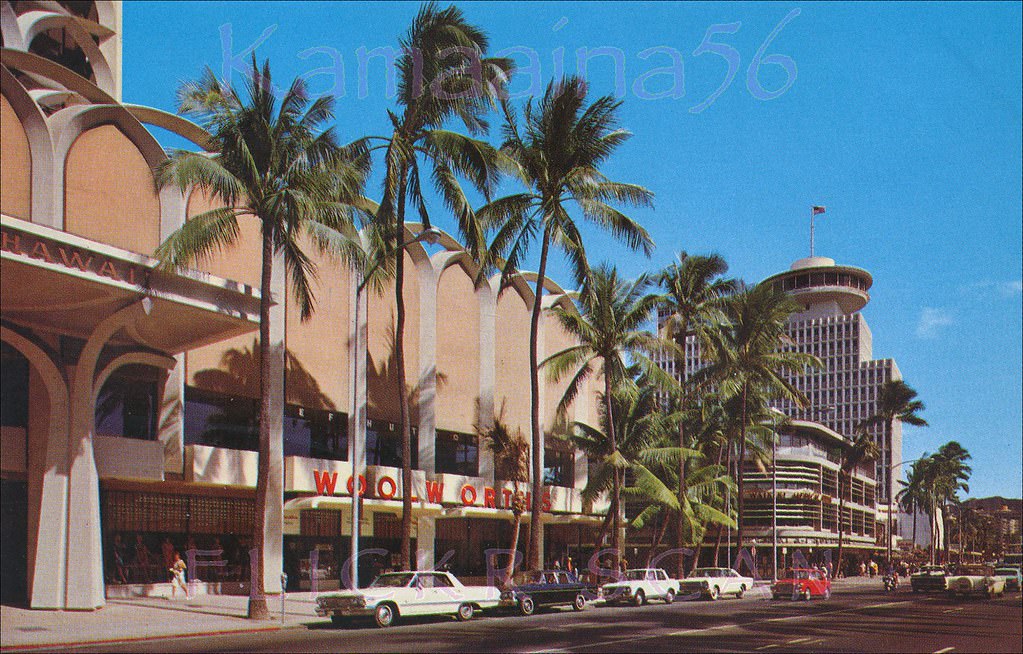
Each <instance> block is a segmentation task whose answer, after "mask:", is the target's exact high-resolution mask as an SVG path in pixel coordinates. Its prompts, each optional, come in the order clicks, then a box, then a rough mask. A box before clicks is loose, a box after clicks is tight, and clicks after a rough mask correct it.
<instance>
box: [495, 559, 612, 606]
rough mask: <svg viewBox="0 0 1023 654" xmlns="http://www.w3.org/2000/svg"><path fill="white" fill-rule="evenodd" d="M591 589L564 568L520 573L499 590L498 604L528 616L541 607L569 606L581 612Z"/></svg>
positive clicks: (592, 592) (593, 593)
mask: <svg viewBox="0 0 1023 654" xmlns="http://www.w3.org/2000/svg"><path fill="white" fill-rule="evenodd" d="M594 595H595V591H594V589H593V588H592V587H591V586H588V585H587V584H584V583H583V582H581V581H579V579H578V578H577V577H576V576H575V574H574V573H571V572H567V571H565V570H542V571H539V572H520V573H519V574H517V575H515V578H514V580H513V583H512V585H511V587H509V588H506V589H504V590H503V591H501V602H500V606H502V607H505V608H517V609H518V610H519V613H521V614H522V615H532V614H533V612H535V611H536V609H537V608H539V607H541V606H571V607H572V608H573V609H575V610H576V611H581V610H582V609H583V607H584V606H586V599H587V598H588V597H590V598H592V597H594Z"/></svg>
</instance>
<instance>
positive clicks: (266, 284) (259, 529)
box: [248, 226, 274, 620]
mask: <svg viewBox="0 0 1023 654" xmlns="http://www.w3.org/2000/svg"><path fill="white" fill-rule="evenodd" d="M262 238H263V243H262V245H263V252H262V261H261V264H260V265H261V270H260V280H259V283H260V293H259V462H258V464H257V470H258V474H257V475H256V513H255V517H256V520H255V525H254V528H253V533H252V547H253V548H254V549H255V550H256V565H255V568H254V569H253V570H252V572H251V574H250V577H249V584H250V585H251V587H250V590H249V610H248V617H249V618H251V619H253V620H267V619H269V618H270V608H269V606H267V603H266V586H265V585H264V584H263V579H264V567H265V560H264V556H265V554H266V552H265V544H266V542H265V534H264V526H265V525H264V522H265V520H266V507H267V504H268V503H269V500H270V498H269V497H268V495H269V482H270V437H271V435H270V423H271V420H270V307H271V306H272V304H273V298H272V297H271V291H270V289H271V281H272V279H273V258H274V245H273V236H272V234H271V233H270V232H269V230H268V229H267V228H266V226H264V227H263V232H262Z"/></svg>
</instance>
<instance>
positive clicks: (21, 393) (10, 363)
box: [0, 343, 28, 429]
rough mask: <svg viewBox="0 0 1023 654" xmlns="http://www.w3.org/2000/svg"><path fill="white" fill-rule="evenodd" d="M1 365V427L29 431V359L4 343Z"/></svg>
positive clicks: (0, 359)
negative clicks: (19, 428)
mask: <svg viewBox="0 0 1023 654" xmlns="http://www.w3.org/2000/svg"><path fill="white" fill-rule="evenodd" d="M0 364H2V365H0V425H3V426H4V427H22V428H25V429H27V428H28V359H26V358H25V357H23V356H22V355H21V353H20V352H18V351H17V350H15V349H14V348H13V347H11V346H10V345H8V344H7V343H3V344H2V347H0Z"/></svg>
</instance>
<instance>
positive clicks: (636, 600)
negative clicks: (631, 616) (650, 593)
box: [632, 590, 646, 606]
mask: <svg viewBox="0 0 1023 654" xmlns="http://www.w3.org/2000/svg"><path fill="white" fill-rule="evenodd" d="M632 603H633V605H635V606H643V605H644V604H646V595H644V594H643V591H641V590H637V591H636V595H635V596H634V597H633V598H632Z"/></svg>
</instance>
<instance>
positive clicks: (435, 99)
mask: <svg viewBox="0 0 1023 654" xmlns="http://www.w3.org/2000/svg"><path fill="white" fill-rule="evenodd" d="M401 46H402V49H403V54H402V56H401V57H400V58H399V59H398V61H397V68H398V104H399V105H400V111H399V112H397V113H395V112H388V115H389V116H390V120H391V124H392V127H393V131H392V133H391V135H390V136H389V137H381V138H380V139H379V140H381V141H383V142H384V143H385V145H384V146H381V147H386V154H385V157H384V161H385V179H384V193H383V199H382V201H381V203H380V208H379V211H378V212H377V221H376V228H377V229H379V230H380V231H381V232H382V233H383V234H384V236H385V238H387V239H389V240H391V241H393V243H394V246H393V250H394V256H395V270H394V301H395V309H396V311H395V322H396V324H395V332H394V333H395V338H394V360H395V371H396V372H397V375H396V392H397V394H398V406H399V409H398V412H399V421H400V422H401V452H402V471H401V479H402V488H403V489H404V490H403V491H402V517H401V565H402V566H403V567H405V568H406V569H412V568H414V567H415V565H414V562H413V560H412V547H411V537H412V493H411V491H410V489H411V488H412V464H411V462H412V445H411V442H412V441H411V426H410V424H409V397H408V389H407V388H406V383H405V379H406V371H405V295H404V282H405V274H404V271H405V257H404V252H403V247H402V245H403V243H402V241H403V239H404V238H405V209H406V204H407V203H409V202H411V203H412V205H413V206H414V207H415V208H416V209H417V210H418V213H419V218H420V220H421V221H422V223H423V225H424V227H425V228H427V229H429V228H430V226H431V224H430V215H429V212H428V210H427V206H426V201H425V199H424V197H423V192H422V189H423V186H424V183H423V181H422V180H421V176H422V168H423V164H426V165H428V166H429V173H430V175H431V178H432V182H433V185H434V187H435V188H436V190H437V192H438V194H439V195H440V197H441V198H442V199H443V201H444V204H445V205H446V206H447V208H448V209H449V210H450V211H452V212H453V213H454V215H455V218H456V219H457V220H458V227H459V231H460V233H461V236H462V238H463V240H464V242H465V245H466V249H467V250H468V251H469V252H470V253H471V254H473V256H475V257H476V258H477V259H480V258H482V254H481V253H482V252H483V250H484V249H485V236H484V234H483V229H482V228H481V227H480V225H479V223H478V222H477V220H476V216H475V213H474V212H473V210H472V206H471V204H470V203H469V201H468V200H467V199H466V197H465V194H464V192H463V189H462V187H461V185H460V184H459V182H458V176H462V177H464V178H465V179H467V180H468V181H469V182H470V183H471V184H472V186H473V187H475V188H476V189H478V190H480V191H482V192H483V193H484V194H486V195H489V191H490V189H491V187H492V186H493V185H494V184H495V183H496V181H497V178H498V174H499V170H498V168H497V166H496V162H497V151H496V150H495V149H494V148H493V147H492V146H490V145H489V144H487V143H485V142H484V141H480V140H477V139H474V138H471V137H469V136H465V135H463V134H459V133H458V132H455V131H451V130H447V129H444V125H445V123H447V122H448V121H449V120H457V121H459V122H461V123H462V125H464V126H465V128H466V129H467V130H468V131H469V132H470V133H472V134H479V133H482V132H485V131H486V130H487V123H486V121H485V120H484V119H483V114H484V112H485V111H486V110H487V109H488V107H490V106H492V102H493V101H494V99H495V98H496V97H497V95H498V94H499V93H500V91H501V89H502V88H503V87H504V84H505V83H506V81H507V78H508V75H509V74H510V71H511V69H512V63H511V61H510V60H508V59H487V58H485V57H484V55H485V53H486V51H487V48H488V40H487V36H486V34H484V33H483V32H482V31H481V30H480V29H479V28H477V27H475V26H474V25H471V24H469V23H468V22H467V21H466V19H465V16H464V15H463V14H462V11H461V10H460V9H458V8H457V7H454V6H450V7H447V8H446V9H440V8H438V7H437V5H436V4H435V3H432V2H430V3H427V4H424V5H423V6H422V7H421V8H420V10H419V13H418V14H417V15H416V17H415V18H414V19H413V21H412V25H411V26H410V27H409V29H408V32H407V33H406V35H405V37H404V38H403V39H402V40H401ZM421 160H422V162H421Z"/></svg>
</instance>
